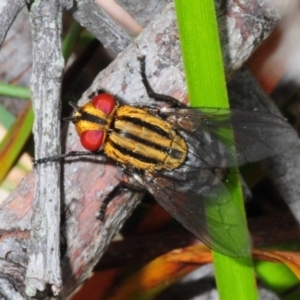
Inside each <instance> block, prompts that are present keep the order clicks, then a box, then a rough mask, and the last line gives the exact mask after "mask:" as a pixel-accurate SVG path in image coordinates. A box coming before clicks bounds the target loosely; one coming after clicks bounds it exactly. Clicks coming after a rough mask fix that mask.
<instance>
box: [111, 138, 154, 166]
mask: <svg viewBox="0 0 300 300" xmlns="http://www.w3.org/2000/svg"><path fill="white" fill-rule="evenodd" d="M110 143H112V145H113V147H114V148H116V149H117V150H118V151H120V152H121V153H122V154H123V155H128V156H129V157H133V158H135V159H137V160H139V161H142V162H145V163H149V164H159V163H160V161H159V160H157V159H155V158H151V157H147V156H145V155H142V154H139V153H134V152H132V151H131V150H128V149H126V148H125V147H122V146H120V145H118V144H116V143H114V142H113V141H112V140H110Z"/></svg>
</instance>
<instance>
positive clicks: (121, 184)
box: [96, 181, 145, 221]
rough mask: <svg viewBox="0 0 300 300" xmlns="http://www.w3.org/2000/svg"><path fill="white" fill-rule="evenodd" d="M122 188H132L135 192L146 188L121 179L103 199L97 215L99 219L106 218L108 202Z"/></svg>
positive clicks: (143, 190)
mask: <svg viewBox="0 0 300 300" xmlns="http://www.w3.org/2000/svg"><path fill="white" fill-rule="evenodd" d="M121 190H130V191H135V192H140V193H142V192H145V189H144V188H141V187H138V186H135V185H133V184H130V183H128V182H125V181H120V182H119V183H118V184H117V185H116V186H115V187H114V188H113V190H112V191H111V192H109V193H108V194H107V195H106V197H105V199H104V200H103V202H102V204H101V206H100V209H99V210H98V213H97V215H96V218H97V219H99V220H100V221H103V220H104V216H105V211H106V208H107V206H108V204H109V203H110V202H111V201H112V200H113V199H114V198H115V197H116V196H117V195H118V194H119V193H120V192H121Z"/></svg>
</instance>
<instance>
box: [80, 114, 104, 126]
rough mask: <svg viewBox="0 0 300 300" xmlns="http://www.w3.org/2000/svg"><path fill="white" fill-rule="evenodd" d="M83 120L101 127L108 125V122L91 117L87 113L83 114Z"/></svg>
mask: <svg viewBox="0 0 300 300" xmlns="http://www.w3.org/2000/svg"><path fill="white" fill-rule="evenodd" d="M81 120H85V121H89V122H92V123H96V124H100V125H107V120H105V119H102V118H99V117H97V116H95V115H91V114H89V113H87V112H85V111H82V112H81Z"/></svg>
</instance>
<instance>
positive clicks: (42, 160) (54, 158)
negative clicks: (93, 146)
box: [33, 151, 103, 167]
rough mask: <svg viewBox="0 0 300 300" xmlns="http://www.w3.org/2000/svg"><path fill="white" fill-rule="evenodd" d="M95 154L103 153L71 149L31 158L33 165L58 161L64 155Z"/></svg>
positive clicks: (64, 156)
mask: <svg viewBox="0 0 300 300" xmlns="http://www.w3.org/2000/svg"><path fill="white" fill-rule="evenodd" d="M95 155H103V152H102V151H95V152H89V151H71V152H68V153H65V154H58V155H54V156H49V157H45V158H39V159H34V160H33V166H35V167H36V166H37V165H40V164H45V163H48V162H54V161H59V160H61V159H63V158H66V157H81V156H95Z"/></svg>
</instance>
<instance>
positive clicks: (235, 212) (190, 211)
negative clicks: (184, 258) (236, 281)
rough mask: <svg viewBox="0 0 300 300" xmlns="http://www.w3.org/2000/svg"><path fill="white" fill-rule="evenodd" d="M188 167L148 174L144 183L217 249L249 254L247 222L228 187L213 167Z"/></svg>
mask: <svg viewBox="0 0 300 300" xmlns="http://www.w3.org/2000/svg"><path fill="white" fill-rule="evenodd" d="M188 169H189V171H187V170H186V169H185V168H183V169H182V170H177V171H175V173H174V171H172V172H169V173H168V172H166V173H165V174H164V175H163V176H160V175H159V177H157V176H153V177H152V175H151V174H148V175H145V177H144V178H143V185H144V186H145V187H146V188H147V189H148V190H149V192H151V193H152V194H153V196H154V197H155V198H156V200H157V202H158V203H159V204H160V205H161V206H162V207H164V208H165V210H166V211H168V212H169V213H170V214H171V215H172V216H173V217H174V218H175V219H177V220H178V221H179V222H180V223H181V224H182V225H183V226H184V227H186V228H187V229H188V230H189V231H191V232H192V233H193V234H194V235H195V236H196V237H197V238H199V239H200V240H201V241H202V242H203V243H205V244H206V245H207V246H209V247H210V248H212V249H213V250H215V251H217V252H220V253H222V254H225V255H228V256H233V257H244V256H245V255H247V254H249V251H250V241H249V234H248V230H247V227H246V222H245V219H244V218H243V216H242V214H241V213H240V211H239V209H238V208H237V206H236V205H235V204H234V202H233V201H232V199H231V194H230V192H229V191H228V189H227V188H226V187H225V186H224V184H223V183H222V182H221V181H220V180H219V179H218V178H217V177H216V176H215V174H214V172H213V171H212V170H207V169H200V170H199V169H195V168H188ZM147 176H148V177H147Z"/></svg>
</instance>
